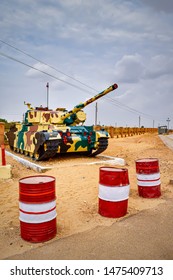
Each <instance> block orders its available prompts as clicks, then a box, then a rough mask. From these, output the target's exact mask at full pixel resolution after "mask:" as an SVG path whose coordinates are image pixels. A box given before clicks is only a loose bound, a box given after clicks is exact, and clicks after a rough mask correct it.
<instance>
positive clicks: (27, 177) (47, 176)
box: [19, 175, 55, 185]
mask: <svg viewBox="0 0 173 280" xmlns="http://www.w3.org/2000/svg"><path fill="white" fill-rule="evenodd" d="M36 177H40V178H41V177H42V178H43V177H46V178H52V179H53V180H51V181H50V182H53V181H55V177H54V176H49V175H31V176H26V177H23V178H20V180H19V183H21V184H26V185H31V184H35V185H36V184H38V185H39V184H41V183H42V184H46V183H50V182H40V183H35V182H34V183H29V182H22V181H23V180H26V179H30V178H36Z"/></svg>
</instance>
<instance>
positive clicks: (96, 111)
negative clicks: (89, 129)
mask: <svg viewBox="0 0 173 280" xmlns="http://www.w3.org/2000/svg"><path fill="white" fill-rule="evenodd" d="M97 113H98V107H97V102H96V107H95V125H97Z"/></svg>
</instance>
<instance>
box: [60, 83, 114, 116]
mask: <svg viewBox="0 0 173 280" xmlns="http://www.w3.org/2000/svg"><path fill="white" fill-rule="evenodd" d="M116 88H118V85H117V84H113V85H112V86H110V87H108V88H107V89H105V90H103V91H102V92H100V93H98V94H96V95H95V96H93V97H91V98H90V99H88V100H87V101H85V102H83V103H79V104H78V105H76V106H75V107H74V108H73V109H72V110H70V111H68V112H67V113H65V114H63V115H62V116H61V119H62V120H65V119H67V118H68V117H70V116H71V115H73V114H75V113H77V112H79V111H80V110H81V109H83V108H84V107H86V106H87V105H89V104H90V103H92V102H94V101H96V100H97V99H99V98H101V97H102V96H104V95H106V94H107V93H109V92H111V91H113V90H115V89H116Z"/></svg>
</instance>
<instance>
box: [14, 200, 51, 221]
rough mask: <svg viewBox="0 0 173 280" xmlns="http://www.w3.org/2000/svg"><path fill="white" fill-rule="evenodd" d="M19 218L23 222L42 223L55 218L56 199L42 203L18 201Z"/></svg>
mask: <svg viewBox="0 0 173 280" xmlns="http://www.w3.org/2000/svg"><path fill="white" fill-rule="evenodd" d="M19 210H20V216H19V220H20V221H22V222H25V223H34V224H36V223H44V222H48V221H50V220H53V219H55V218H56V200H54V201H51V202H48V203H42V204H27V203H22V202H19Z"/></svg>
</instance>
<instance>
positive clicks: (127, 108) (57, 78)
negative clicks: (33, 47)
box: [0, 39, 155, 120]
mask: <svg viewBox="0 0 173 280" xmlns="http://www.w3.org/2000/svg"><path fill="white" fill-rule="evenodd" d="M0 42H1V43H3V44H6V45H7V46H9V47H11V48H13V49H15V50H17V51H19V52H20V53H22V54H24V55H26V56H28V57H30V58H32V59H34V60H35V61H37V62H39V63H41V64H43V65H46V66H48V67H49V68H51V69H53V70H55V71H56V72H59V73H61V74H63V75H64V76H67V77H68V78H70V79H72V80H74V81H76V82H78V83H80V84H81V85H83V86H85V87H87V88H89V89H92V90H94V91H95V92H98V90H96V89H95V88H93V87H91V86H89V85H87V84H85V83H83V82H81V81H80V80H78V79H76V78H74V77H72V76H70V75H68V74H66V73H64V72H62V71H61V70H58V69H57V68H55V67H53V66H51V65H49V64H47V63H45V62H43V61H41V60H39V59H37V58H35V57H34V56H32V55H30V54H28V53H27V52H25V51H23V50H21V49H19V48H17V47H14V46H12V45H11V44H9V43H7V42H5V41H3V40H1V39H0ZM0 55H1V56H4V57H6V58H8V59H11V60H13V61H16V62H18V63H20V64H23V65H25V66H27V67H29V68H31V69H34V70H36V71H39V72H41V73H43V74H45V75H47V76H49V77H51V78H54V79H56V80H59V81H61V82H63V83H66V84H68V85H70V86H72V87H75V88H77V89H79V90H81V91H84V92H86V93H89V94H90V95H92V93H91V92H90V91H88V90H86V89H84V88H81V87H79V86H77V85H74V84H72V83H70V82H68V81H65V80H63V79H61V78H59V77H56V76H54V75H52V74H50V73H47V72H46V71H43V70H41V69H38V68H37V67H35V66H31V65H29V64H27V63H25V62H23V61H21V60H19V59H16V58H14V57H12V56H9V55H7V54H5V53H2V52H0ZM103 98H104V99H105V100H107V101H108V102H109V103H111V104H112V105H114V106H116V107H118V108H120V109H124V110H126V111H129V112H131V113H134V114H138V115H142V116H145V118H148V119H152V120H153V119H155V117H153V116H151V115H149V114H146V113H143V112H141V111H138V110H136V109H134V108H132V107H129V106H127V105H125V104H123V103H121V102H119V101H117V100H115V99H113V98H111V97H108V96H103Z"/></svg>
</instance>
